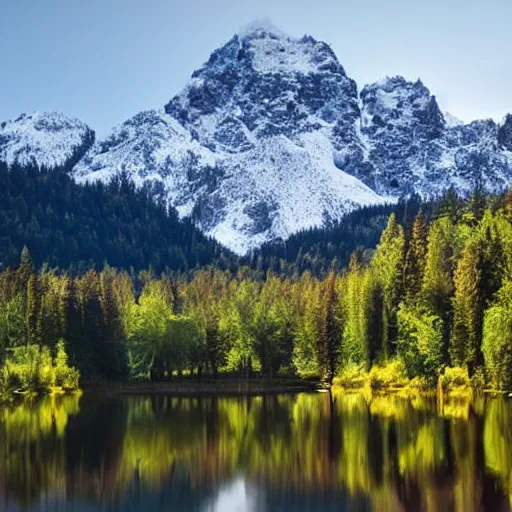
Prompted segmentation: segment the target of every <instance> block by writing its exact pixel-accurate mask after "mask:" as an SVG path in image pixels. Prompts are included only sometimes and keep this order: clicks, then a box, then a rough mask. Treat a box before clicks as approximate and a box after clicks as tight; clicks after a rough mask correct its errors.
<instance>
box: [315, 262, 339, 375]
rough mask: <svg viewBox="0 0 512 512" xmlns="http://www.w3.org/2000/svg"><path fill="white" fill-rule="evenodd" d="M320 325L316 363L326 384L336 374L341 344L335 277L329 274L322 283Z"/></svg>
mask: <svg viewBox="0 0 512 512" xmlns="http://www.w3.org/2000/svg"><path fill="white" fill-rule="evenodd" d="M322 286H323V293H322V302H321V317H320V318H321V324H320V329H319V332H318V339H317V343H318V361H319V364H320V369H321V370H322V373H323V376H324V378H325V379H326V380H327V382H328V384H329V385H330V384H332V380H333V378H334V375H335V373H336V369H337V364H338V357H339V352H340V344H341V325H340V321H339V317H338V315H337V293H336V275H335V274H334V272H332V271H331V272H330V273H329V275H328V276H327V279H326V280H325V282H324V283H323V285H322Z"/></svg>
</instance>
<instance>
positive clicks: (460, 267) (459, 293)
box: [449, 239, 483, 374]
mask: <svg viewBox="0 0 512 512" xmlns="http://www.w3.org/2000/svg"><path fill="white" fill-rule="evenodd" d="M480 280H481V272H480V248H479V243H478V241H477V240H475V239H470V240H468V242H467V243H466V245H465V247H464V249H463V251H462V256H461V258H460V259H459V261H458V263H457V268H456V270H455V275H454V285H455V295H454V297H453V327H452V334H451V339H450V347H449V354H450V359H451V362H452V364H453V365H455V366H467V367H468V369H469V372H470V374H472V373H473V371H474V369H475V367H476V366H477V365H480V364H481V363H482V357H481V352H480V343H481V339H482V322H483V304H482V297H481V294H480V290H481V284H480Z"/></svg>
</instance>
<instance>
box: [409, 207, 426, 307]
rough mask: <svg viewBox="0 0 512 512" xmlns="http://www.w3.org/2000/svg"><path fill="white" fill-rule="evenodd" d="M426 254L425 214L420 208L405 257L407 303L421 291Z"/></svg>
mask: <svg viewBox="0 0 512 512" xmlns="http://www.w3.org/2000/svg"><path fill="white" fill-rule="evenodd" d="M426 254H427V224H426V222H425V215H424V214H423V211H422V210H420V211H419V213H418V215H417V216H416V218H415V219H414V223H413V225H412V234H411V240H410V243H409V248H408V250H407V255H406V258H405V270H404V289H405V298H406V300H407V302H409V303H415V302H416V301H417V299H418V296H419V293H420V291H421V285H422V282H423V275H424V273H425V259H426Z"/></svg>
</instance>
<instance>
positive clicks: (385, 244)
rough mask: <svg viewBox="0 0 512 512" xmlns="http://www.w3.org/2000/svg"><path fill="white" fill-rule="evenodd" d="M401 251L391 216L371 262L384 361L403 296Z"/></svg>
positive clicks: (399, 232)
mask: <svg viewBox="0 0 512 512" xmlns="http://www.w3.org/2000/svg"><path fill="white" fill-rule="evenodd" d="M404 249H405V236H404V230H403V228H402V226H401V225H400V224H398V222H397V220H396V216H395V215H394V214H391V215H390V216H389V220H388V224H387V226H386V229H385V230H384V231H383V232H382V236H381V238H380V242H379V245H378V246H377V249H376V251H375V255H374V257H373V259H372V268H373V269H374V271H375V275H376V277H377V279H378V281H379V284H380V287H381V289H382V299H383V304H382V340H381V348H382V356H383V357H384V359H387V358H388V357H389V356H390V355H392V354H393V352H394V348H395V347H394V345H395V341H396V334H397V323H396V315H397V312H398V305H399V303H400V300H401V298H402V295H403V278H402V276H403V265H404Z"/></svg>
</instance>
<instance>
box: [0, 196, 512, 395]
mask: <svg viewBox="0 0 512 512" xmlns="http://www.w3.org/2000/svg"><path fill="white" fill-rule="evenodd" d="M337 268H338V266H337V264H336V262H334V263H333V265H332V269H336V270H330V271H328V272H327V273H326V274H325V275H322V276H319V275H314V274H312V273H311V272H309V271H305V272H298V271H297V272H295V273H292V274H290V273H286V274H279V273H277V272H275V271H273V270H268V271H261V270H258V269H257V268H252V269H251V268H249V267H243V266H241V267H239V268H237V269H236V270H233V269H231V268H228V269H221V268H218V267H215V266H208V267H204V268H202V269H197V270H194V271H188V272H174V273H172V272H168V273H164V274H160V275H155V273H154V272H152V271H150V270H149V271H141V272H138V273H135V272H134V271H132V272H129V271H126V270H116V269H115V268H111V267H109V266H108V265H105V266H104V268H103V269H102V270H96V269H90V270H88V271H84V272H72V271H63V270H59V269H58V268H50V267H48V266H45V265H43V266H42V267H40V268H39V269H37V270H36V268H35V266H34V264H33V262H32V259H31V256H30V252H29V249H27V248H24V249H23V251H22V254H21V261H20V263H19V264H18V265H17V266H11V267H7V268H5V269H4V270H3V271H2V272H1V273H0V365H1V374H0V386H1V388H2V390H3V393H4V395H5V394H7V395H8V394H10V393H12V392H14V391H26V390H41V389H47V388H49V387H52V386H55V387H60V388H65V389H73V388H75V387H76V386H77V385H78V373H79V374H80V378H81V379H82V382H94V381H126V380H128V379H137V380H148V381H150V380H151V381H163V380H168V379H179V378H181V377H182V376H183V375H185V374H187V375H192V376H194V377H195V378H197V379H201V378H202V377H203V376H205V375H209V376H211V377H217V376H218V375H219V374H226V373H229V374H233V375H237V376H239V377H241V378H247V379H249V378H254V377H256V376H265V377H268V378H272V377H275V376H278V375H295V376H299V377H301V378H318V379H320V380H322V381H324V382H326V383H327V384H332V383H333V382H335V383H339V384H342V385H351V384H353V382H354V381H358V379H359V380H365V379H367V380H368V381H369V382H370V384H371V386H372V387H374V388H378V387H385V386H386V385H387V384H389V382H388V381H389V380H391V381H392V382H391V384H396V383H397V382H401V381H407V382H409V383H414V385H417V386H418V387H420V388H428V387H432V386H435V385H436V384H437V383H438V382H439V379H441V381H442V380H443V379H445V380H446V379H448V380H449V379H454V380H457V379H459V380H462V381H464V382H465V381H467V382H470V381H471V383H472V385H473V386H474V387H481V388H492V389H494V390H508V391H510V390H512V277H511V276H512V273H511V270H512V195H511V194H508V195H503V196H500V197H486V196H483V195H482V194H475V195H474V196H473V197H472V198H471V199H468V200H464V201H463V200H461V199H459V198H457V196H456V195H455V194H449V195H448V196H447V197H446V198H445V199H444V200H443V201H441V202H440V203H439V204H438V206H437V208H435V210H434V211H433V212H430V213H429V214H428V215H425V214H424V213H423V212H422V211H419V213H418V214H417V215H416V217H415V219H414V221H413V222H411V223H410V225H409V224H407V225H401V224H400V223H399V222H398V220H397V217H396V215H395V214H394V213H392V214H391V215H390V216H389V219H388V222H387V226H386V228H385V229H384V231H383V232H382V235H381V237H380V242H379V243H378V245H377V247H376V249H375V250H374V251H372V252H371V253H370V252H369V251H368V250H356V251H355V252H354V253H353V254H352V257H351V259H350V263H349V265H348V266H347V267H345V268H344V269H343V270H337ZM386 379H387V380H386Z"/></svg>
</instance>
